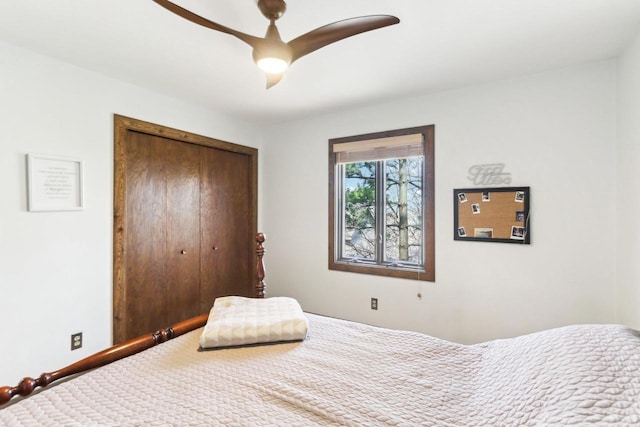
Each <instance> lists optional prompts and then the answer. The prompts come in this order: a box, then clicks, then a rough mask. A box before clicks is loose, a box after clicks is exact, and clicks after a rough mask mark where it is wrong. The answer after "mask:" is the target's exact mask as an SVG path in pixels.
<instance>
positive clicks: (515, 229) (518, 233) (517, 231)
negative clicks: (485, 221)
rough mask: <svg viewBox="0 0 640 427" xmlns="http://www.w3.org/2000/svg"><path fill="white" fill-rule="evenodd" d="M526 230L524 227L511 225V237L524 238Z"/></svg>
mask: <svg viewBox="0 0 640 427" xmlns="http://www.w3.org/2000/svg"><path fill="white" fill-rule="evenodd" d="M525 233H526V230H525V228H524V227H520V226H518V225H514V226H512V227H511V238H512V239H515V240H524V235H525Z"/></svg>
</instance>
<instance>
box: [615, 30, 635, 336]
mask: <svg viewBox="0 0 640 427" xmlns="http://www.w3.org/2000/svg"><path fill="white" fill-rule="evenodd" d="M617 82H618V91H617V93H618V147H617V148H618V153H617V160H618V176H617V179H618V198H617V206H618V247H617V255H618V256H617V261H618V264H617V285H618V286H617V301H618V318H619V320H620V322H622V323H625V324H628V325H630V326H633V327H635V328H638V329H640V224H639V223H638V216H639V214H640V179H639V178H638V173H639V171H640V34H638V36H637V37H636V39H635V40H634V41H633V43H632V44H631V45H630V46H629V48H628V49H627V50H626V52H624V53H623V55H621V56H620V58H619V61H618V74H617Z"/></svg>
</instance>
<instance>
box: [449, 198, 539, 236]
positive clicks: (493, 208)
mask: <svg viewBox="0 0 640 427" xmlns="http://www.w3.org/2000/svg"><path fill="white" fill-rule="evenodd" d="M530 195H531V190H530V188H529V187H499V188H460V189H455V190H453V207H454V209H453V211H454V221H453V227H454V228H453V238H454V240H469V241H480V242H502V243H519V244H529V243H530V242H531V221H530V218H529V201H530Z"/></svg>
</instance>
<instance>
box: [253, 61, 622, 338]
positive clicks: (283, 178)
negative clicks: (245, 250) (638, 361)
mask: <svg viewBox="0 0 640 427" xmlns="http://www.w3.org/2000/svg"><path fill="white" fill-rule="evenodd" d="M428 124H435V126H436V150H435V151H436V181H435V184H436V282H435V283H428V282H418V281H411V280H402V279H392V278H383V277H372V276H366V275H359V274H354V273H343V272H336V271H329V270H328V269H327V242H328V237H327V235H328V230H327V227H328V225H327V224H328V223H327V192H328V189H327V176H328V172H327V168H328V166H327V161H328V160H327V158H328V154H327V153H328V142H327V140H328V139H329V138H335V137H343V136H350V135H357V134H362V133H369V132H376V131H383V130H390V129H398V128H404V127H410V126H419V125H428ZM615 137H616V117H615V62H614V61H606V62H599V63H593V64H588V65H582V66H577V67H574V68H570V69H564V70H559V71H556V72H551V73H546V74H541V75H534V76H528V77H523V78H519V79H514V80H508V81H502V82H497V83H494V84H488V85H484V86H478V87H469V88H463V89H460V90H456V91H449V92H445V93H440V94H435V95H429V96H422V97H416V98H412V99H401V100H398V101H397V102H392V103H387V104H383V105H373V106H369V107H364V108H360V109H354V110H350V111H343V112H339V113H336V114H331V115H326V116H323V117H317V118H313V119H310V120H304V121H297V122H292V123H283V124H280V125H278V126H274V127H273V128H271V129H270V132H269V134H268V137H266V140H267V141H268V143H267V144H266V145H265V153H263V155H264V156H265V163H266V164H267V165H268V168H269V170H268V177H267V180H266V182H265V184H264V185H265V188H264V191H265V193H264V194H265V200H264V206H265V224H267V227H266V228H265V229H264V230H263V231H264V232H265V233H266V235H267V242H266V249H267V255H266V257H265V261H266V263H267V279H266V283H267V286H268V288H267V291H268V293H269V294H270V295H291V296H294V297H296V298H298V299H299V301H300V302H301V304H302V306H303V308H304V309H305V310H308V311H311V312H316V313H320V314H326V315H330V316H336V317H342V318H348V319H353V320H357V321H363V322H367V323H372V324H377V325H384V326H388V327H394V328H406V329H412V330H418V331H423V332H427V333H430V334H432V335H435V336H439V337H442V338H445V339H450V340H454V341H460V342H466V343H470V342H478V341H483V340H487V339H492V338H498V337H508V336H513V335H517V334H521V333H528V332H532V331H536V330H540V329H544V328H548V327H555V326H560V325H565V324H569V323H583V322H612V321H614V320H615V313H614V312H615V308H614V307H615V302H614V293H613V290H612V283H613V281H614V277H615V274H614V272H615V261H614V260H615V258H614V252H615V232H616V228H615V207H614V203H615V191H614V184H615V172H614V171H615ZM490 162H503V163H506V165H507V168H506V171H507V172H511V173H512V176H513V182H512V185H517V186H520V185H521V186H530V187H531V193H532V196H531V197H532V199H531V202H532V244H531V245H530V246H524V245H511V244H500V243H478V242H460V241H454V240H453V237H452V235H453V231H452V229H453V220H452V213H453V201H452V197H453V196H452V189H454V188H460V187H469V186H471V182H470V181H468V180H467V170H468V168H469V167H470V166H472V165H474V164H480V163H490ZM418 293H420V294H421V295H422V299H418V298H417V294H418ZM371 297H377V298H378V299H379V310H378V311H372V310H370V308H369V301H370V298H371Z"/></svg>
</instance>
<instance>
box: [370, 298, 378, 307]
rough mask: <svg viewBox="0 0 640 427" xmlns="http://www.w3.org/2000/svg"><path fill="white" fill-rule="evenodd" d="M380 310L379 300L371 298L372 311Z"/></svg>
mask: <svg viewBox="0 0 640 427" xmlns="http://www.w3.org/2000/svg"><path fill="white" fill-rule="evenodd" d="M377 309H378V298H371V310H377Z"/></svg>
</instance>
